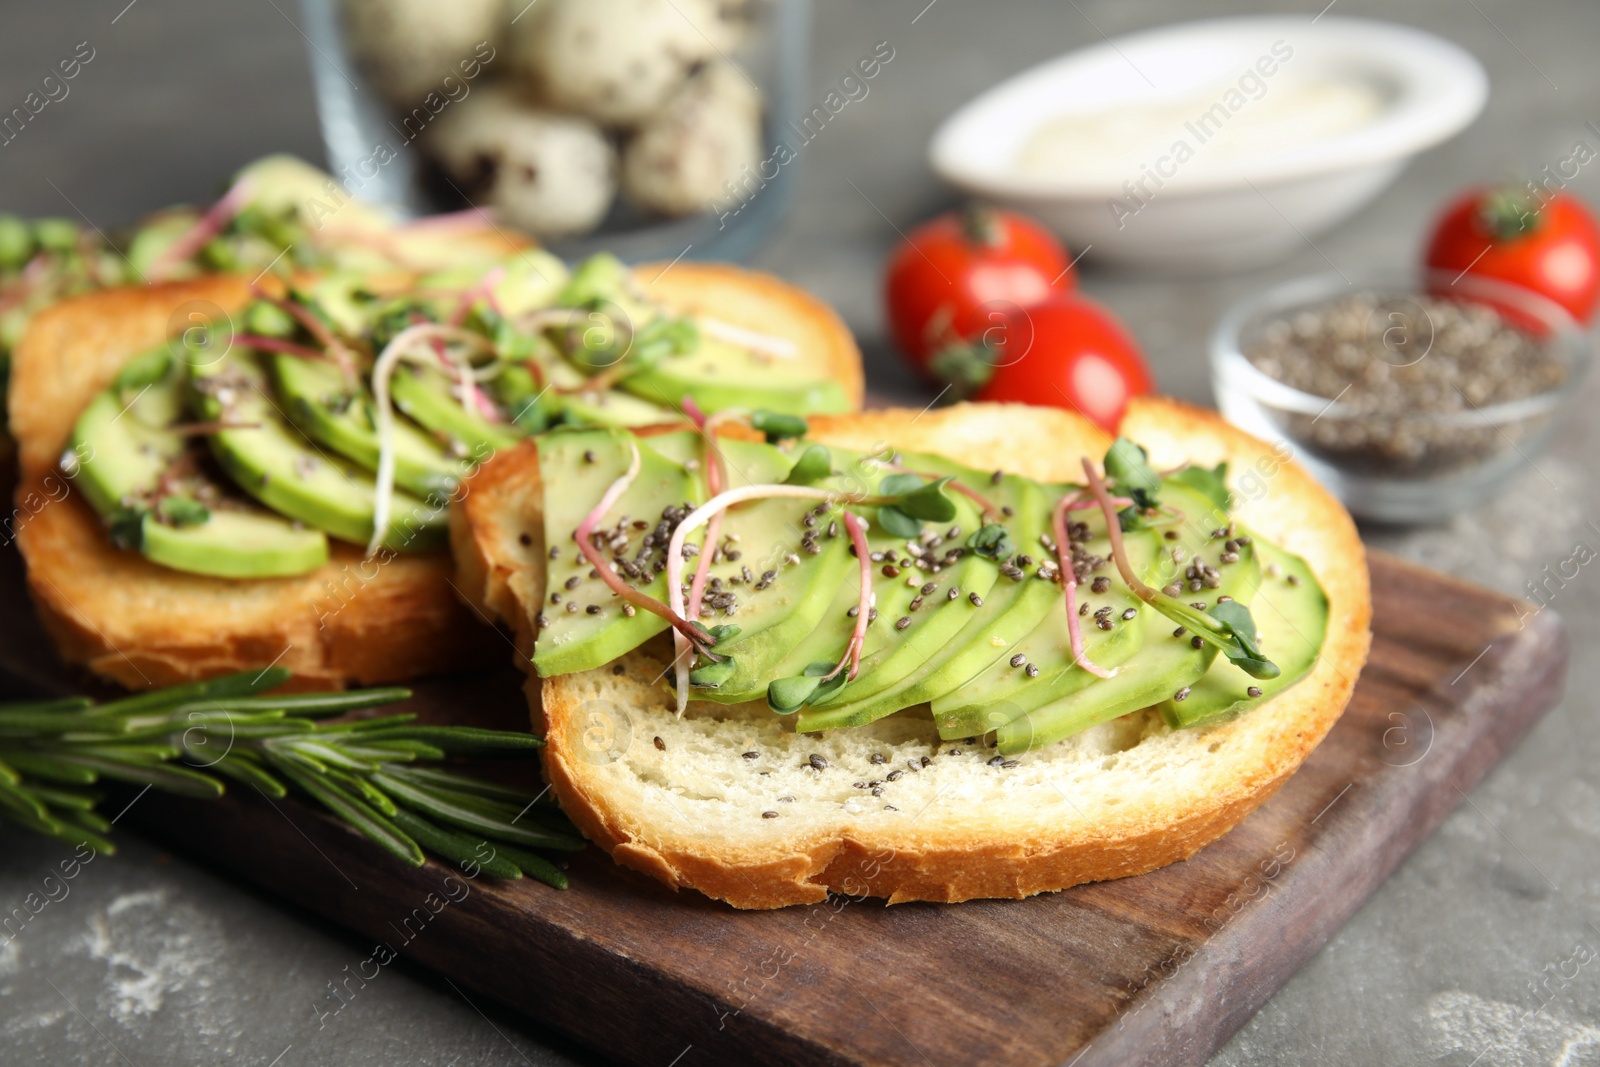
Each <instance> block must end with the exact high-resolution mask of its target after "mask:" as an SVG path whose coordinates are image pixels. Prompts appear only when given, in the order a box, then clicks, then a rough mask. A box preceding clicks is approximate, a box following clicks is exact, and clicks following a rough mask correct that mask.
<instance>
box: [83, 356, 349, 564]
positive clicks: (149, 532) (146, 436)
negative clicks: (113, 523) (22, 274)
mask: <svg viewBox="0 0 1600 1067" xmlns="http://www.w3.org/2000/svg"><path fill="white" fill-rule="evenodd" d="M182 414H183V374H182V372H181V371H180V370H178V369H177V368H175V367H173V366H172V361H171V359H170V357H168V355H167V352H166V350H165V349H156V350H153V351H152V352H150V353H146V354H145V355H144V356H141V357H138V358H137V359H136V360H135V361H134V362H133V363H131V364H130V365H129V367H128V368H127V369H126V370H125V371H124V372H123V374H122V375H121V376H120V377H119V378H118V381H117V382H116V383H115V384H113V385H112V387H111V388H109V389H107V390H105V391H104V392H102V393H100V394H98V395H97V396H96V397H95V398H94V399H93V400H92V401H90V402H89V405H88V407H86V408H85V409H84V411H83V413H82V414H81V415H79V417H78V421H77V424H76V425H75V426H74V428H73V436H72V451H71V453H70V455H71V456H72V462H74V463H75V464H76V476H77V482H78V485H79V486H80V487H81V488H82V490H83V493H84V496H85V497H86V498H87V499H88V500H89V503H90V504H91V505H92V506H93V507H94V509H95V510H96V511H97V512H99V514H100V515H101V516H102V517H107V518H111V517H113V516H116V515H117V514H118V513H119V512H122V515H121V516H120V517H119V521H118V526H119V529H120V532H121V535H122V536H123V537H124V538H126V539H127V540H128V541H130V542H136V544H137V547H138V549H139V551H140V552H141V553H143V554H144V556H145V557H146V558H148V559H150V560H151V561H153V562H155V563H160V564H162V565H163V566H166V567H170V568H172V569H173V570H179V571H186V572H188V573H190V574H206V575H212V576H215V577H222V578H276V577H283V576H287V575H294V574H304V573H305V572H307V571H311V570H315V569H316V568H317V567H320V566H322V564H324V563H326V562H327V560H328V540H327V538H326V537H325V536H324V535H323V534H322V532H321V531H319V530H311V529H303V528H302V529H296V528H295V527H294V526H293V525H292V524H290V523H289V522H287V521H285V520H284V519H282V518H279V517H278V516H276V515H271V514H266V513H262V512H258V511H253V510H243V509H240V510H234V509H232V508H229V509H226V510H224V509H222V508H218V507H211V508H205V507H199V506H191V507H190V512H191V513H192V514H194V515H199V516H203V517H202V518H200V519H199V520H198V521H190V522H188V523H186V524H184V525H176V524H174V523H173V522H171V521H163V518H162V516H160V515H158V514H157V512H156V511H155V510H152V509H151V508H150V507H149V504H148V501H149V499H150V497H151V496H152V494H154V492H155V491H156V489H157V487H158V486H159V485H160V483H161V479H162V478H163V476H164V475H166V473H167V471H168V470H169V469H170V467H171V465H172V463H173V462H174V461H175V460H177V459H178V457H179V456H180V455H181V454H182V453H183V451H184V440H183V437H182V435H180V434H178V433H175V432H173V430H172V429H171V427H172V426H173V425H174V424H175V423H177V422H178V421H179V419H180V417H181V416H182ZM133 518H137V528H136V529H137V533H136V534H134V535H133V536H132V537H129V536H128V535H129V533H130V532H131V531H130V528H129V527H128V526H127V524H126V523H127V521H128V520H130V519H133Z"/></svg>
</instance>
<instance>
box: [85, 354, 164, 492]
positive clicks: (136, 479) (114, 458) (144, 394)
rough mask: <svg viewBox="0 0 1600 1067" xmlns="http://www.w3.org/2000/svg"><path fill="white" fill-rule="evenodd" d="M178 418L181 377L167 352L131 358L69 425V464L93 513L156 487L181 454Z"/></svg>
mask: <svg viewBox="0 0 1600 1067" xmlns="http://www.w3.org/2000/svg"><path fill="white" fill-rule="evenodd" d="M182 414H183V382H182V377H181V375H180V374H179V373H178V372H176V371H175V370H174V369H173V368H172V359H171V356H169V355H168V353H167V350H166V349H165V348H157V349H152V350H150V351H149V352H146V353H143V354H141V355H139V356H136V357H134V359H133V360H132V361H130V362H129V364H128V365H127V367H125V368H124V369H123V371H122V374H121V375H119V376H118V378H117V380H116V381H115V382H113V383H112V385H111V387H110V388H108V389H105V390H104V391H102V392H100V393H97V394H95V397H94V399H93V400H91V401H89V405H88V406H87V407H86V408H84V409H83V412H82V413H81V414H80V415H79V416H78V421H77V422H76V423H75V424H74V425H73V428H72V440H71V450H70V452H71V458H70V459H69V460H68V463H69V464H75V465H76V472H75V476H76V479H77V484H78V486H79V488H81V489H82V490H83V494H84V496H85V497H87V498H88V500H89V503H90V504H91V505H93V506H94V509H95V510H96V511H97V512H99V513H100V514H101V515H102V516H104V515H109V514H110V513H111V512H112V511H113V510H114V509H116V508H118V507H121V506H123V504H124V501H127V500H128V499H129V498H130V497H134V496H138V495H140V494H144V493H148V492H150V491H151V490H153V489H154V488H155V487H156V483H157V482H159V481H160V479H161V475H162V474H163V473H164V472H165V471H166V469H167V468H168V467H169V466H171V465H172V461H173V460H175V459H177V458H178V456H179V455H181V454H182V452H183V437H182V435H180V434H177V433H174V432H173V431H172V430H171V427H172V426H173V425H174V424H175V423H177V422H178V421H179V419H180V418H181V416H182ZM69 473H73V472H69Z"/></svg>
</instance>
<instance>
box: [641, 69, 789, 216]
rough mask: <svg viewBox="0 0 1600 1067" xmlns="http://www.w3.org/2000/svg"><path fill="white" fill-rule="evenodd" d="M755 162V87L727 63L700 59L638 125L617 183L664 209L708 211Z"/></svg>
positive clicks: (683, 212)
mask: <svg viewBox="0 0 1600 1067" xmlns="http://www.w3.org/2000/svg"><path fill="white" fill-rule="evenodd" d="M760 162H761V93H760V92H759V91H758V90H757V89H756V87H755V86H754V85H752V84H751V83H750V80H749V79H748V78H747V77H746V76H745V75H744V74H743V73H741V72H740V71H739V69H738V68H737V67H735V66H733V65H732V64H731V63H727V62H723V61H721V60H719V61H717V62H714V63H710V64H707V65H706V66H705V67H703V68H702V69H701V70H700V72H699V73H697V74H695V75H694V76H693V77H691V78H690V79H689V80H688V81H687V82H685V83H684V85H683V87H682V88H681V89H679V90H678V91H677V92H676V93H674V94H672V96H671V97H670V98H668V100H667V102H666V104H665V105H664V106H663V107H662V108H661V110H660V111H658V112H657V113H656V114H655V115H653V116H651V117H650V118H649V119H648V120H646V121H645V123H644V124H643V125H642V126H640V127H639V132H638V133H636V134H634V136H633V138H632V140H630V141H629V142H628V145H627V147H626V148H624V149H623V154H622V190H623V194H624V195H625V196H627V197H628V199H629V200H631V201H633V203H635V204H637V205H639V206H640V207H643V208H646V209H648V210H651V211H656V212H660V213H661V214H664V215H688V214H692V213H693V212H696V211H706V210H709V209H710V208H711V207H712V206H713V205H714V204H715V203H716V201H718V200H721V199H725V198H726V197H727V196H728V195H729V193H728V190H727V189H726V188H725V184H726V183H728V182H731V181H735V180H736V179H737V178H738V177H739V176H740V173H741V172H742V171H744V169H745V168H747V167H748V168H752V169H753V168H756V167H758V166H760Z"/></svg>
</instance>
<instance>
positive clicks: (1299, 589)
mask: <svg viewBox="0 0 1600 1067" xmlns="http://www.w3.org/2000/svg"><path fill="white" fill-rule="evenodd" d="M1253 544H1254V545H1255V547H1256V551H1257V555H1258V556H1259V558H1260V560H1261V562H1262V564H1264V569H1263V576H1262V579H1261V587H1260V588H1259V589H1258V590H1257V591H1256V595H1255V597H1254V599H1252V600H1251V601H1250V614H1251V615H1252V616H1253V617H1254V619H1255V623H1256V630H1257V633H1258V635H1259V636H1260V640H1261V645H1262V651H1263V652H1265V653H1266V654H1267V656H1268V657H1270V658H1271V660H1272V662H1274V663H1276V664H1277V665H1278V670H1279V672H1280V673H1279V675H1278V676H1277V677H1276V678H1252V677H1250V676H1249V675H1248V674H1246V673H1245V672H1244V671H1242V670H1240V669H1239V668H1238V667H1236V666H1234V665H1233V664H1232V663H1230V662H1229V661H1228V660H1227V658H1226V657H1223V656H1218V657H1216V658H1215V659H1214V660H1213V661H1212V664H1211V667H1210V669H1208V670H1207V671H1206V673H1205V675H1204V676H1203V677H1201V678H1200V679H1199V680H1198V681H1196V682H1194V683H1193V684H1192V685H1191V686H1190V688H1189V692H1188V694H1187V695H1186V696H1185V697H1184V699H1182V700H1178V699H1176V697H1175V695H1172V694H1169V695H1168V696H1167V697H1166V699H1164V700H1162V701H1161V704H1160V709H1161V715H1162V718H1164V719H1166V721H1167V725H1169V726H1171V727H1173V728H1175V729H1181V728H1183V727H1187V726H1201V725H1204V724H1206V723H1209V722H1217V721H1220V720H1222V719H1227V718H1231V717H1233V716H1234V715H1237V714H1239V713H1241V712H1244V711H1248V710H1249V709H1250V708H1251V707H1253V706H1255V705H1257V704H1260V703H1261V702H1262V701H1263V700H1266V699H1268V698H1270V697H1272V696H1275V695H1276V694H1278V693H1281V692H1283V690H1285V689H1287V688H1289V687H1290V686H1291V685H1294V684H1295V683H1296V682H1298V681H1299V680H1300V679H1302V678H1304V677H1305V676H1306V675H1307V674H1309V673H1310V672H1311V668H1312V667H1313V666H1315V665H1316V662H1317V656H1318V654H1319V653H1320V652H1321V651H1322V642H1323V639H1324V638H1325V637H1326V636H1327V633H1328V595H1327V594H1326V593H1325V592H1323V590H1322V586H1321V585H1319V584H1317V578H1316V575H1314V574H1312V573H1311V568H1310V567H1309V566H1307V565H1306V561H1305V560H1303V559H1301V558H1300V557H1299V556H1296V555H1293V554H1292V553H1289V552H1286V551H1284V550H1283V549H1281V548H1279V547H1277V546H1276V545H1271V544H1268V543H1266V542H1264V541H1260V540H1254V541H1253ZM1274 569H1276V573H1274ZM1252 688H1254V689H1255V690H1256V691H1257V693H1256V695H1254V696H1252V695H1251V694H1250V692H1249V690H1250V689H1252ZM1175 692H1176V691H1174V693H1175Z"/></svg>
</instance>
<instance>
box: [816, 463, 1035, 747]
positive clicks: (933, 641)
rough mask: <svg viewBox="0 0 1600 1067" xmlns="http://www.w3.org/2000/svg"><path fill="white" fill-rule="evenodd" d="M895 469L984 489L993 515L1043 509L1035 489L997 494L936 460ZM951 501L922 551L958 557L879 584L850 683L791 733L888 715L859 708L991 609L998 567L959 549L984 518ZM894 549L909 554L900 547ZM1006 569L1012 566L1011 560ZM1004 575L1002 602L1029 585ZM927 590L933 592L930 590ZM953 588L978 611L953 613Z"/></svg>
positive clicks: (974, 476)
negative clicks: (947, 519)
mask: <svg viewBox="0 0 1600 1067" xmlns="http://www.w3.org/2000/svg"><path fill="white" fill-rule="evenodd" d="M901 465H902V466H904V467H906V468H907V469H909V470H913V471H916V472H918V473H922V474H929V475H933V476H935V477H954V478H956V479H957V480H958V481H959V482H961V483H962V484H964V485H967V486H968V487H969V488H971V489H972V490H973V491H975V492H979V491H980V489H979V487H980V486H982V487H983V489H987V490H989V491H990V494H991V495H990V497H987V498H986V499H989V500H990V502H991V503H993V504H994V505H995V507H996V508H1000V507H1010V508H1011V509H1012V510H1013V511H1016V510H1017V504H1020V503H1023V502H1024V500H1026V506H1029V507H1031V508H1032V509H1033V510H1035V511H1037V510H1038V509H1039V508H1040V506H1041V505H1042V501H1043V494H1042V493H1040V492H1039V490H1038V488H1037V486H1036V485H1035V486H1033V487H1032V488H1031V491H1029V490H1025V489H1022V488H1021V486H1020V484H1019V483H1013V486H1012V487H1007V486H1005V485H1004V484H1002V486H1000V487H998V488H999V489H1001V490H1007V491H1005V492H996V491H995V487H990V486H988V485H986V484H985V483H987V482H988V480H989V479H988V476H987V475H982V474H979V473H978V472H977V471H974V470H972V469H970V468H967V467H962V466H960V465H959V464H956V463H951V462H950V461H949V460H945V459H942V458H939V457H935V456H922V455H906V456H904V457H902V460H901ZM1013 487H1015V488H1017V489H1018V492H1017V494H1016V496H1015V497H1013V496H1012V495H1011V493H1010V491H1009V489H1011V488H1013ZM954 499H955V500H956V501H957V517H956V519H955V520H954V522H952V523H951V524H950V525H948V526H946V525H945V524H942V523H941V524H940V525H939V527H938V528H937V529H934V528H931V527H930V529H929V532H930V533H932V534H933V537H932V538H931V539H930V540H929V541H928V542H927V547H929V548H931V549H933V550H934V552H935V554H936V555H938V554H939V552H940V551H941V550H943V551H948V550H950V549H952V548H953V549H959V550H960V551H961V552H962V553H963V554H962V555H961V556H959V557H958V558H956V559H954V560H953V561H951V562H946V563H941V564H939V566H938V569H937V570H934V571H928V570H920V569H916V568H913V567H906V568H903V570H904V573H903V575H902V576H901V578H900V580H898V581H893V580H892V581H890V582H887V583H884V584H886V585H887V589H885V588H883V587H882V585H880V588H879V590H878V600H877V603H878V621H877V622H876V623H874V624H873V625H872V626H871V627H870V628H869V629H868V644H867V647H866V649H865V653H864V655H863V656H862V659H861V670H860V673H859V674H858V676H857V678H856V680H855V681H853V682H850V683H849V684H847V685H845V686H843V687H841V688H839V689H837V690H835V691H834V692H833V693H832V694H829V695H828V696H825V697H823V698H822V699H820V700H818V701H817V702H816V703H814V704H813V705H812V706H811V707H809V708H807V709H806V710H805V711H804V712H802V713H801V715H800V720H799V723H798V725H797V727H796V728H797V729H800V730H820V729H829V728H832V727H836V726H859V725H861V724H863V723H867V722H871V721H872V720H873V719H875V718H880V717H881V716H882V715H886V714H888V713H889V712H890V711H893V710H896V709H895V708H894V707H885V708H883V709H882V710H880V709H866V708H863V707H862V706H861V705H862V701H864V700H866V699H868V698H871V697H874V696H877V695H878V694H880V693H883V692H884V691H886V690H892V689H894V688H896V687H898V686H899V684H900V683H901V682H903V681H904V680H905V679H906V677H907V676H908V675H910V674H911V673H912V672H913V671H916V670H917V669H918V668H919V667H921V666H923V665H924V664H926V663H927V662H928V660H929V658H930V657H933V656H937V655H939V654H940V653H941V652H942V651H943V650H944V649H945V648H946V647H948V645H949V644H950V641H951V638H952V637H953V636H954V635H955V634H956V633H958V632H961V631H963V630H965V629H966V627H967V625H969V624H970V622H971V620H972V617H973V616H974V615H975V614H978V613H981V612H984V611H985V610H987V609H988V608H989V598H990V594H991V593H992V592H993V590H994V586H995V584H996V582H997V581H998V580H1000V575H1001V571H1000V567H1001V564H1000V563H999V562H998V561H996V560H994V559H990V558H987V557H986V556H984V555H980V554H979V553H977V552H974V551H972V550H971V549H968V548H966V547H965V541H966V538H967V537H968V536H969V535H970V534H972V532H973V531H975V530H977V529H978V528H979V527H980V526H982V525H983V519H984V517H983V515H982V514H981V512H980V509H979V506H978V505H977V504H976V502H975V501H971V500H970V499H969V498H968V497H967V496H965V495H959V494H958V495H955V496H954ZM995 517H996V518H999V517H1002V516H1000V515H997V516H995ZM940 534H943V535H944V536H942V537H941V536H940ZM946 541H948V542H949V544H946ZM900 547H901V548H906V547H907V546H906V544H905V542H904V541H902V542H901V543H900ZM1008 555H1009V554H1008ZM1006 566H1007V567H1009V566H1010V563H1009V560H1008V562H1007V564H1006ZM875 569H876V568H875ZM879 573H880V574H881V573H882V572H881V571H880V572H879ZM1009 573H1010V574H1014V575H1017V576H1018V577H1015V578H1013V577H1007V578H1006V579H1005V580H1004V585H1003V586H1002V587H1001V590H1000V594H1001V597H1002V599H1009V597H1010V596H1011V594H1012V593H1013V592H1014V591H1016V590H1017V589H1019V588H1020V587H1021V586H1022V585H1024V584H1026V582H1027V580H1028V579H1027V576H1026V575H1025V574H1024V573H1023V572H1022V571H1021V570H1016V571H1010V572H1009ZM930 586H932V587H933V588H931V589H930V588H929V587H930ZM952 588H954V589H956V590H958V591H959V592H958V597H957V598H958V599H960V598H961V597H967V598H969V599H968V602H967V606H966V607H970V608H975V609H976V611H969V610H966V608H965V607H954V606H953V604H952V602H951V601H950V599H949V590H950V589H952ZM923 590H928V591H927V592H924V591H923ZM886 594H887V595H886ZM973 595H976V596H977V597H978V599H979V600H981V601H983V607H981V608H980V607H978V606H977V605H975V604H972V602H971V600H970V597H972V596H973ZM900 619H909V620H910V621H909V623H907V624H906V625H905V627H904V628H899V627H897V625H896V624H897V622H898V621H899V620H900ZM899 706H901V707H903V706H904V705H899Z"/></svg>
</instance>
